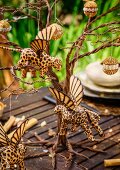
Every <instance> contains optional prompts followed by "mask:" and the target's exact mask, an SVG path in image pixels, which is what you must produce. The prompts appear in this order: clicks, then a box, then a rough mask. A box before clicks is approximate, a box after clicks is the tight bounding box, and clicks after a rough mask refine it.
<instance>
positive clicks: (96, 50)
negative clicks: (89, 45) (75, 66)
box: [75, 42, 120, 61]
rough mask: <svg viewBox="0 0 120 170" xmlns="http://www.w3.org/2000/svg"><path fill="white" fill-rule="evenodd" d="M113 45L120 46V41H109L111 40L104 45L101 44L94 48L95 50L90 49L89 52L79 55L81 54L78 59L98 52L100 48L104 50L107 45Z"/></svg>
mask: <svg viewBox="0 0 120 170" xmlns="http://www.w3.org/2000/svg"><path fill="white" fill-rule="evenodd" d="M111 46H115V47H119V46H120V43H109V42H108V43H106V44H104V45H101V46H100V47H98V48H96V49H94V50H93V51H90V52H87V53H85V54H82V55H79V56H78V59H80V58H83V57H85V56H89V55H90V54H94V53H97V52H98V51H100V50H102V49H105V48H107V47H111ZM75 61H76V59H75Z"/></svg>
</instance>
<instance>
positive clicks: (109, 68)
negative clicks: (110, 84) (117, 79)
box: [101, 57, 119, 75]
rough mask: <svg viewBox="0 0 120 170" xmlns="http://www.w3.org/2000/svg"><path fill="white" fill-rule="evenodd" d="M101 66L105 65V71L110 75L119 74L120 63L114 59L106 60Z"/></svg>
mask: <svg viewBox="0 0 120 170" xmlns="http://www.w3.org/2000/svg"><path fill="white" fill-rule="evenodd" d="M101 64H103V71H104V73H106V74H108V75H112V74H115V73H117V71H118V69H119V62H118V60H117V59H115V58H113V57H108V58H106V59H105V60H104V61H103V62H102V63H101Z"/></svg>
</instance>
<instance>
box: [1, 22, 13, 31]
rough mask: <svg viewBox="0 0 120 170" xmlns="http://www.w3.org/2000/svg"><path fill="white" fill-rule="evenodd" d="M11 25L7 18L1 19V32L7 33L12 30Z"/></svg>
mask: <svg viewBox="0 0 120 170" xmlns="http://www.w3.org/2000/svg"><path fill="white" fill-rule="evenodd" d="M11 28H12V27H11V25H10V24H9V22H8V21H6V20H1V21H0V33H7V32H9V31H10V30H11Z"/></svg>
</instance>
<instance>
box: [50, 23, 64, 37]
mask: <svg viewBox="0 0 120 170" xmlns="http://www.w3.org/2000/svg"><path fill="white" fill-rule="evenodd" d="M50 27H51V28H52V29H53V28H54V30H55V31H54V33H53V35H52V37H51V39H52V40H57V39H60V38H61V37H62V35H63V29H62V27H61V26H60V25H58V24H56V23H54V24H52V25H50Z"/></svg>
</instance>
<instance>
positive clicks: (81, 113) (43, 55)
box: [0, 0, 120, 167]
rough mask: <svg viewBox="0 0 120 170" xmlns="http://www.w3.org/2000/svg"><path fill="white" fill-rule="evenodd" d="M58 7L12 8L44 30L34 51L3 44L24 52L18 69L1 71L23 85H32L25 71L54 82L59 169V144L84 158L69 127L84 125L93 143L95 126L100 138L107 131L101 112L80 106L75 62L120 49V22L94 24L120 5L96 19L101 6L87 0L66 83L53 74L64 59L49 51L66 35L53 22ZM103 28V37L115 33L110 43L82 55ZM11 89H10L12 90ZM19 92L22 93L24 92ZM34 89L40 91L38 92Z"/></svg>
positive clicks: (99, 42) (31, 5) (33, 45)
mask: <svg viewBox="0 0 120 170" xmlns="http://www.w3.org/2000/svg"><path fill="white" fill-rule="evenodd" d="M54 5H56V1H55V2H53V4H52V5H51V4H50V3H49V1H48V0H44V1H38V2H36V3H27V5H25V6H24V7H22V8H19V9H11V11H12V13H13V14H15V13H16V12H18V11H19V12H20V13H22V14H24V15H25V16H27V17H30V18H33V19H35V20H37V21H38V28H39V29H40V31H39V33H38V35H37V36H36V38H35V40H33V41H32V42H31V48H25V49H21V48H15V49H13V48H8V47H3V46H2V44H1V46H0V48H3V49H6V50H13V51H18V52H21V58H20V60H19V62H18V64H17V65H16V66H13V67H5V68H0V70H10V71H11V73H12V75H13V77H14V79H17V80H18V81H22V82H23V83H26V84H30V83H28V82H25V81H23V80H22V79H21V78H18V77H17V76H16V75H15V73H14V71H15V70H19V71H22V77H26V73H27V72H31V75H32V77H35V76H36V71H39V72H40V77H41V79H42V80H41V79H40V81H45V80H49V81H51V83H52V85H53V87H52V88H50V91H51V93H52V94H53V95H54V97H55V98H56V101H57V106H56V107H55V110H54V111H55V113H56V114H57V115H58V135H57V141H56V142H55V144H54V145H53V147H52V149H51V150H50V153H51V155H52V158H53V161H52V162H53V166H54V167H55V155H56V151H57V146H58V145H62V146H63V147H66V148H67V149H68V151H69V152H70V156H69V159H70V160H71V159H72V154H76V155H79V156H84V155H81V154H79V153H77V152H76V151H74V150H73V148H72V145H71V144H70V142H69V141H68V139H67V131H68V125H69V124H70V130H71V131H76V130H77V128H78V127H79V126H81V127H82V128H83V130H84V131H85V133H86V135H87V137H88V139H89V140H91V141H95V138H94V136H93V134H92V131H91V126H92V127H94V128H95V129H96V131H97V132H98V133H99V134H100V135H103V131H102V129H101V128H100V127H99V125H98V121H99V119H100V117H99V116H98V115H97V113H95V112H92V111H90V110H88V109H86V108H84V107H81V106H80V102H81V100H82V97H83V88H82V85H81V82H80V80H79V79H78V78H77V77H75V76H74V75H73V70H74V68H75V63H76V62H77V61H78V60H79V59H81V58H83V57H85V56H89V55H91V54H95V53H97V52H98V51H100V50H103V49H105V48H108V47H111V46H115V47H119V46H120V41H119V40H120V36H118V35H117V32H118V29H119V28H120V26H119V24H120V21H110V22H108V23H103V24H100V25H98V26H97V27H94V28H92V24H94V23H95V22H96V21H98V20H100V19H101V18H102V17H104V16H106V17H107V14H109V13H111V12H113V11H115V10H118V9H120V4H119V3H118V4H116V6H115V7H113V8H111V9H109V10H108V11H107V12H105V13H103V14H101V15H99V16H97V17H95V15H96V14H97V10H98V7H97V3H96V2H93V1H88V0H87V2H86V3H85V5H84V13H85V15H86V16H88V22H87V24H86V26H85V28H84V29H83V32H82V34H81V35H80V36H79V37H78V39H77V40H76V41H75V42H74V43H72V46H71V47H70V49H69V52H68V54H67V56H66V65H65V71H66V77H65V80H64V82H63V83H60V82H59V78H58V76H57V74H56V73H55V72H54V71H53V67H54V68H55V69H57V70H58V71H60V70H61V67H62V62H61V60H60V59H58V58H56V57H55V58H53V56H50V52H49V46H50V40H51V39H53V40H57V39H58V38H61V36H62V34H63V31H62V27H61V26H60V25H58V24H57V23H52V22H51V18H52V15H53V13H52V8H53V6H54ZM26 8H27V9H31V10H34V11H36V12H37V14H38V17H34V16H31V15H30V14H27V13H25V12H23V10H24V9H26ZM44 8H47V9H48V15H47V20H46V24H43V23H42V20H41V15H40V14H41V11H42V10H43V9H44ZM2 11H3V12H4V11H10V8H7V7H3V9H2ZM101 28H108V29H107V31H105V32H103V33H102V34H105V33H112V32H114V38H113V39H112V40H111V39H107V40H106V41H102V40H99V39H98V40H97V41H96V44H97V47H96V48H94V49H93V50H91V51H88V52H84V53H81V49H82V48H83V46H84V42H85V41H86V38H87V37H88V36H96V37H98V36H99V34H98V33H97V30H98V29H101ZM115 33H116V34H115ZM63 36H64V34H63ZM117 66H118V65H117ZM45 75H47V77H48V78H46V79H45V78H44V76H45ZM33 83H34V82H33ZM33 83H31V84H33ZM10 86H11V85H10ZM10 86H9V87H10ZM9 87H8V88H7V89H9ZM17 90H18V94H19V93H20V89H17ZM17 90H16V91H12V92H11V93H12V94H16V93H17ZM32 90H34V91H35V92H36V90H35V89H32ZM28 92H31V91H28ZM42 142H43V141H42ZM43 143H44V142H43ZM84 157H85V156H84Z"/></svg>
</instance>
